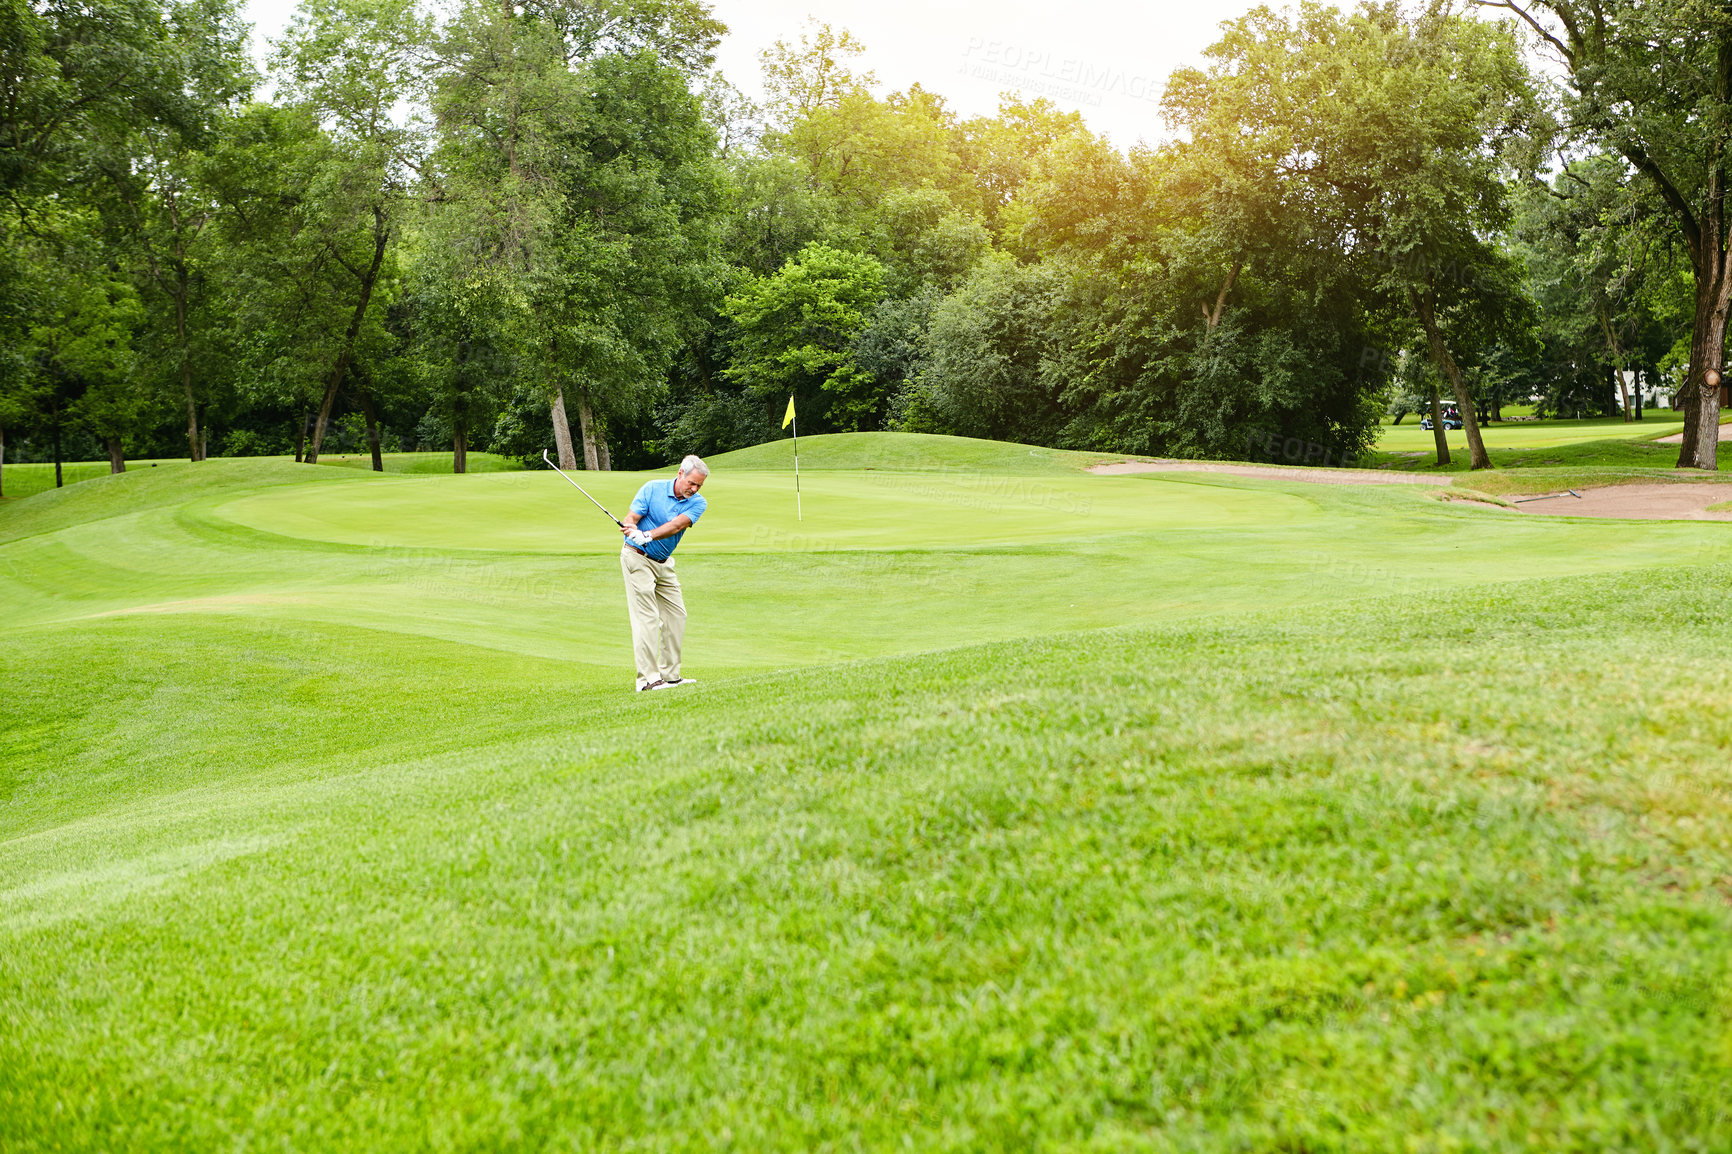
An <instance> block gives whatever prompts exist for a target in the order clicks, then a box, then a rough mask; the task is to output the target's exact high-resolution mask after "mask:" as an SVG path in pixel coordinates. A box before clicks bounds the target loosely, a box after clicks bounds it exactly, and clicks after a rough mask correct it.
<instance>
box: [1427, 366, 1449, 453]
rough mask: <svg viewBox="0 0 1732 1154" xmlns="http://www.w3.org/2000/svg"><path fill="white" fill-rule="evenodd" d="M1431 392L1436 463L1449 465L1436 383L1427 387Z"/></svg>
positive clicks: (1433, 382) (1446, 441)
mask: <svg viewBox="0 0 1732 1154" xmlns="http://www.w3.org/2000/svg"><path fill="white" fill-rule="evenodd" d="M1426 387H1427V388H1428V389H1430V391H1431V436H1432V439H1433V440H1434V441H1436V442H1437V463H1438V464H1439V465H1447V464H1449V437H1448V436H1446V435H1445V434H1444V431H1443V406H1442V405H1440V404H1438V403H1437V382H1436V381H1432V382H1430V383H1429V384H1428V385H1427V386H1426Z"/></svg>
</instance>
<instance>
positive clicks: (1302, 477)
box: [1089, 461, 1449, 488]
mask: <svg viewBox="0 0 1732 1154" xmlns="http://www.w3.org/2000/svg"><path fill="white" fill-rule="evenodd" d="M1089 472H1091V473H1100V474H1102V475H1113V474H1118V473H1231V474H1233V475H1234V476H1236V477H1266V478H1269V479H1270V480H1275V481H1304V482H1306V483H1307V484H1312V485H1430V486H1432V487H1433V488H1436V487H1437V486H1439V485H1447V484H1449V478H1447V477H1413V476H1407V475H1405V474H1402V473H1385V472H1380V471H1379V470H1376V469H1307V468H1304V467H1303V466H1299V465H1226V464H1222V463H1220V462H1217V461H1114V462H1113V463H1112V464H1110V465H1093V466H1091V467H1090V468H1089Z"/></svg>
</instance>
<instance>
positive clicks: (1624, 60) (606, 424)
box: [0, 0, 1732, 476]
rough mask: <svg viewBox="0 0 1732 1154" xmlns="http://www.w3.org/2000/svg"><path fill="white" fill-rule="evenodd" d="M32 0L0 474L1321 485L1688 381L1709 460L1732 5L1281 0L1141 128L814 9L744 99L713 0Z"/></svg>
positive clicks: (6, 178)
mask: <svg viewBox="0 0 1732 1154" xmlns="http://www.w3.org/2000/svg"><path fill="white" fill-rule="evenodd" d="M4 3H5V5H6V6H5V8H4V9H3V11H4V13H5V15H4V18H3V19H0V56H3V62H0V195H3V196H4V201H5V209H6V211H5V213H4V215H3V217H0V230H4V233H5V236H4V239H5V245H4V247H3V255H0V328H3V329H4V338H5V340H4V345H5V352H4V354H3V356H0V462H3V461H18V460H55V461H59V460H62V459H85V458H90V457H100V456H106V457H108V459H109V460H110V462H111V467H112V468H113V469H114V470H116V471H119V470H121V469H124V467H125V461H126V460H127V459H128V458H129V457H138V456H169V455H176V454H181V455H185V456H187V457H189V458H191V459H192V460H195V461H196V460H201V459H203V458H204V457H205V456H206V455H207V454H218V455H253V454H269V453H280V454H287V453H293V454H294V455H295V458H296V459H297V460H302V461H308V462H317V461H318V459H319V458H320V456H321V455H327V454H328V453H329V452H331V451H332V450H333V449H337V450H339V451H344V452H356V451H359V452H370V453H371V455H372V458H373V465H374V467H375V468H381V467H382V460H381V457H382V454H383V453H384V452H388V451H392V450H398V449H402V450H411V449H433V448H440V449H444V448H449V449H450V450H451V451H452V454H453V467H454V468H455V469H456V470H457V471H459V472H462V471H464V469H465V468H466V456H467V454H468V452H469V451H470V450H476V451H483V450H485V451H490V452H495V453H503V454H507V455H511V456H516V457H521V458H523V459H525V460H526V461H528V460H535V459H538V458H539V456H540V454H541V452H542V450H543V449H548V450H553V451H556V452H557V454H558V457H559V459H560V461H561V463H562V464H563V465H565V466H567V467H578V466H579V465H580V464H581V467H584V468H590V469H607V468H613V467H622V468H636V467H647V466H650V465H653V464H659V463H663V462H665V461H666V460H670V459H675V458H677V457H678V456H679V455H681V454H683V453H685V452H698V453H713V452H717V451H724V450H727V449H732V448H738V447H743V446H746V445H750V444H753V443H756V442H759V441H763V440H767V439H769V438H771V437H773V436H775V435H778V425H779V423H780V418H781V414H782V410H783V408H784V407H785V405H786V400H787V397H788V396H789V395H793V396H794V397H795V398H796V403H797V405H798V406H799V411H800V413H801V422H802V426H803V427H804V428H805V429H809V430H811V431H813V432H825V431H850V430H877V429H902V430H909V431H922V432H942V433H954V434H960V435H968V436H979V437H993V438H1001V439H1007V440H1016V441H1024V442H1029V443H1034V444H1042V445H1051V446H1057V447H1070V448H1086V449H1097V450H1105V451H1113V452H1129V453H1156V454H1167V455H1175V456H1202V457H1208V456H1214V457H1235V458H1244V457H1257V456H1260V455H1268V454H1270V453H1273V452H1276V449H1275V448H1274V447H1276V446H1282V445H1292V444H1300V445H1304V446H1306V447H1307V459H1313V458H1316V457H1322V458H1324V459H1329V460H1332V461H1342V460H1352V459H1354V458H1356V457H1357V456H1358V455H1359V454H1360V453H1361V452H1362V451H1363V450H1364V449H1365V448H1366V447H1367V446H1368V445H1369V444H1370V443H1371V442H1372V441H1373V440H1374V438H1375V433H1376V428H1377V424H1378V422H1379V420H1380V419H1381V418H1382V417H1383V415H1384V414H1385V413H1387V412H1391V411H1394V412H1396V413H1397V415H1398V416H1399V415H1400V414H1401V413H1404V412H1408V411H1419V410H1429V411H1431V412H1432V413H1433V415H1434V416H1435V415H1437V413H1438V410H1439V407H1440V405H1441V404H1442V403H1443V402H1444V401H1446V400H1452V401H1453V402H1454V403H1455V404H1456V405H1457V407H1458V408H1459V410H1460V412H1461V413H1462V415H1463V419H1464V421H1465V423H1466V433H1467V441H1468V446H1469V453H1470V456H1471V464H1472V465H1473V466H1475V467H1480V466H1483V465H1485V464H1488V463H1489V459H1488V458H1487V456H1486V453H1485V448H1484V444H1483V440H1482V438H1481V437H1480V434H1479V428H1478V426H1479V424H1480V422H1481V421H1483V420H1487V419H1497V418H1498V417H1499V416H1500V412H1501V408H1502V407H1503V405H1505V404H1507V403H1511V402H1524V403H1525V402H1527V401H1529V400H1530V399H1533V400H1535V401H1536V403H1537V405H1538V407H1539V409H1540V410H1541V411H1542V412H1544V413H1552V414H1559V415H1574V414H1577V413H1582V414H1589V413H1591V414H1608V415H1609V414H1613V413H1617V412H1622V413H1624V414H1625V415H1626V417H1629V418H1639V416H1640V413H1641V407H1642V404H1643V394H1644V392H1647V393H1648V394H1649V395H1650V396H1652V395H1653V394H1655V393H1656V391H1660V392H1664V393H1666V394H1671V395H1675V396H1676V398H1677V402H1676V403H1678V404H1679V406H1680V407H1682V408H1684V410H1685V415H1686V422H1685V434H1686V435H1685V442H1684V445H1683V447H1682V449H1681V452H1680V465H1693V466H1698V467H1704V468H1712V467H1714V457H1715V448H1716V445H1717V433H1718V426H1719V396H1720V389H1719V378H1718V374H1719V372H1720V370H1721V368H1722V362H1723V357H1724V344H1725V326H1726V320H1727V313H1728V305H1729V303H1732V273H1729V270H1728V265H1727V260H1728V257H1727V251H1728V249H1727V224H1726V220H1725V197H1726V174H1725V166H1726V147H1725V145H1726V137H1727V133H1728V132H1729V131H1732V117H1729V116H1728V115H1727V111H1728V101H1729V100H1732V18H1725V17H1723V16H1722V15H1717V14H1716V13H1717V12H1718V10H1717V9H1716V10H1710V8H1708V7H1704V6H1701V5H1697V4H1693V3H1687V2H1684V0H1658V2H1655V0H1649V2H1644V3H1635V2H1633V0H1630V2H1624V0H1618V2H1604V0H1597V2H1596V3H1595V4H1593V5H1592V6H1583V5H1575V4H1570V3H1563V2H1558V3H1542V2H1539V0H1535V2H1533V3H1527V2H1526V0H1508V2H1506V3H1483V4H1480V5H1477V6H1475V7H1473V8H1467V9H1463V8H1460V7H1458V6H1456V5H1454V4H1451V3H1448V2H1445V0H1436V2H1432V3H1427V4H1422V5H1420V6H1417V7H1415V6H1411V5H1409V6H1402V5H1399V4H1396V3H1367V4H1362V5H1361V6H1360V7H1359V8H1358V9H1356V10H1355V11H1353V12H1350V13H1344V12H1341V11H1338V10H1336V9H1334V8H1326V7H1321V6H1317V5H1312V4H1303V5H1301V6H1300V7H1299V8H1297V9H1294V10H1290V11H1285V12H1276V11H1272V10H1270V9H1266V8H1258V9H1254V10H1252V11H1251V12H1249V13H1247V14H1246V15H1245V16H1243V17H1241V18H1239V19H1237V20H1235V21H1230V22H1228V23H1226V24H1224V25H1223V26H1222V35H1221V39H1220V40H1219V41H1218V42H1217V43H1216V44H1215V45H1214V46H1213V47H1212V48H1211V49H1209V51H1208V53H1207V55H1206V57H1205V59H1204V62H1203V64H1202V65H1201V66H1200V67H1196V68H1186V69H1181V70H1179V71H1178V72H1176V73H1175V74H1174V75H1173V76H1172V78H1171V80H1170V82H1169V84H1168V87H1167V90H1166V95H1165V98H1164V101H1163V103H1162V106H1161V116H1162V118H1163V123H1162V124H1160V125H1153V124H1152V125H1151V126H1150V136H1154V135H1156V134H1157V130H1159V129H1164V130H1165V132H1166V133H1167V134H1168V135H1169V136H1170V138H1171V139H1170V141H1169V142H1168V143H1164V144H1159V145H1152V146H1150V145H1138V146H1136V147H1133V148H1130V149H1128V150H1121V149H1118V148H1115V147H1114V146H1113V145H1112V144H1111V143H1110V142H1109V141H1106V140H1104V139H1102V138H1100V137H1098V136H1096V135H1094V134H1092V133H1091V132H1090V131H1089V130H1088V128H1087V127H1086V125H1085V124H1084V123H1083V122H1082V120H1081V118H1080V117H1079V116H1077V115H1075V114H1072V113H1065V112H1062V111H1060V110H1058V109H1057V108H1055V107H1054V106H1053V105H1051V104H1050V103H1049V102H1046V101H1044V100H1035V101H1024V100H1021V99H1018V98H1015V97H1013V96H1008V95H1007V96H1006V97H1004V98H1003V99H1002V101H1001V104H1000V107H999V110H998V112H997V114H996V115H994V116H990V117H974V118H966V119H965V118H962V117H959V116H958V115H957V114H956V113H955V112H954V111H953V110H952V109H950V108H949V106H948V105H947V103H946V102H945V100H944V98H943V97H942V96H941V95H939V94H937V93H935V92H932V91H929V90H927V89H925V88H923V87H921V86H920V85H912V86H910V87H909V88H908V89H907V90H905V91H900V92H888V93H885V92H882V91H881V88H880V86H879V85H878V84H877V82H876V80H875V78H874V77H873V76H872V75H871V74H870V73H869V72H866V73H862V72H859V71H857V70H856V69H857V64H856V61H857V59H858V57H859V55H860V52H861V46H860V45H859V43H858V42H857V41H856V40H855V39H854V38H853V37H852V36H851V35H850V34H849V33H847V32H846V31H841V30H837V29H833V28H831V27H828V26H826V25H823V24H819V23H816V22H814V23H812V24H810V25H809V26H808V27H807V28H806V29H805V30H804V32H803V33H801V34H800V35H799V36H797V37H795V38H794V39H792V40H788V41H780V42H778V43H777V44H775V45H773V46H772V47H771V48H770V49H768V50H766V51H765V52H764V53H763V54H762V66H763V89H764V92H765V94H766V95H765V100H764V102H763V104H762V105H757V104H754V103H753V102H751V101H748V100H747V99H746V98H745V97H743V96H742V95H741V93H740V92H739V90H738V89H736V88H734V87H733V86H732V85H730V84H729V83H728V82H727V80H726V79H725V78H723V77H722V76H721V75H719V74H718V73H717V72H716V71H715V70H714V67H713V64H714V51H715V48H716V46H717V44H718V43H719V41H720V38H721V36H722V35H723V34H724V32H725V29H724V28H723V26H722V25H721V24H720V23H719V22H718V21H717V20H716V19H715V17H714V16H713V14H712V13H711V12H710V10H709V9H708V8H707V7H706V6H705V5H704V4H703V3H701V0H525V2H517V0H491V2H488V3H465V4H461V5H458V6H456V7H453V8H450V9H443V10H441V11H440V12H439V13H435V12H434V11H433V10H431V9H429V8H428V7H426V6H425V5H422V4H419V3H417V2H416V0H304V2H303V3H302V5H301V7H300V9H299V10H298V12H297V14H296V16H295V18H294V19H293V21H292V23H291V25H290V27H289V28H288V30H287V32H286V33H285V34H284V35H283V36H282V37H281V38H280V40H279V41H278V42H276V43H275V45H274V46H273V53H272V55H271V58H270V63H269V67H268V69H267V70H266V71H265V72H264V73H263V74H261V73H260V72H259V71H258V70H257V69H255V68H254V66H253V65H252V63H251V61H250V58H249V56H248V54H247V29H246V28H245V26H244V25H243V24H242V22H241V20H240V18H239V13H238V8H237V5H236V3H235V0H85V2H81V3H78V4H73V3H70V2H68V0H46V2H44V0H4ZM1632 386H1633V387H1632ZM1438 424H1439V428H1438V453H1439V455H1440V457H1447V454H1448V451H1449V450H1448V447H1447V445H1446V444H1445V443H1444V441H1443V439H1442V429H1441V422H1439V423H1438ZM8 438H9V440H8ZM0 476H3V474H0Z"/></svg>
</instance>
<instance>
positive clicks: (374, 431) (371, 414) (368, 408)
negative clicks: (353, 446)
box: [360, 390, 385, 473]
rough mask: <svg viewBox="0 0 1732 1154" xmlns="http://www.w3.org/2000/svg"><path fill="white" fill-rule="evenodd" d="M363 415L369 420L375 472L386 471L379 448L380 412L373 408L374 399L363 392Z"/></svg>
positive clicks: (369, 437)
mask: <svg viewBox="0 0 1732 1154" xmlns="http://www.w3.org/2000/svg"><path fill="white" fill-rule="evenodd" d="M360 400H361V415H362V416H363V417H365V418H366V419H367V447H368V448H369V449H371V450H372V451H373V472H375V473H383V472H384V471H385V458H384V457H383V456H382V455H381V452H380V447H379V411H378V409H376V408H374V406H373V398H372V397H370V396H368V395H367V393H366V392H365V391H364V390H363V391H362V393H361V397H360Z"/></svg>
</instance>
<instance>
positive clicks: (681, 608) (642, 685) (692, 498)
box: [619, 457, 710, 693]
mask: <svg viewBox="0 0 1732 1154" xmlns="http://www.w3.org/2000/svg"><path fill="white" fill-rule="evenodd" d="M709 476H710V467H709V466H708V465H706V464H704V463H703V462H702V461H700V460H699V459H698V458H696V457H687V458H686V459H685V460H683V461H681V462H680V471H679V475H678V476H676V477H674V479H673V480H671V481H646V482H644V486H643V488H641V489H639V490H638V491H637V496H636V497H634V498H632V502H631V512H630V513H627V514H626V518H625V548H623V549H621V550H620V553H619V567H620V568H621V569H622V570H624V571H625V604H626V608H627V609H628V610H629V611H630V612H631V646H632V653H633V656H634V657H635V659H636V661H637V690H638V692H639V693H642V692H644V691H645V690H646V689H670V688H672V687H673V686H675V685H684V684H686V683H687V682H689V681H690V680H691V678H689V677H681V676H680V644H681V642H683V641H684V640H685V635H686V603H685V600H684V599H683V598H681V596H680V579H679V578H678V577H676V576H674V557H673V554H674V548H675V546H677V545H678V544H679V543H680V537H681V536H682V535H684V533H685V531H686V530H687V529H690V528H691V527H692V526H693V525H696V524H697V523H698V518H699V517H702V516H703V515H704V510H705V509H706V508H708V507H709V503H708V502H707V501H705V500H704V499H703V497H701V496H700V495H699V494H698V490H699V489H701V488H703V487H704V482H705V481H706V480H708V479H709Z"/></svg>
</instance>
